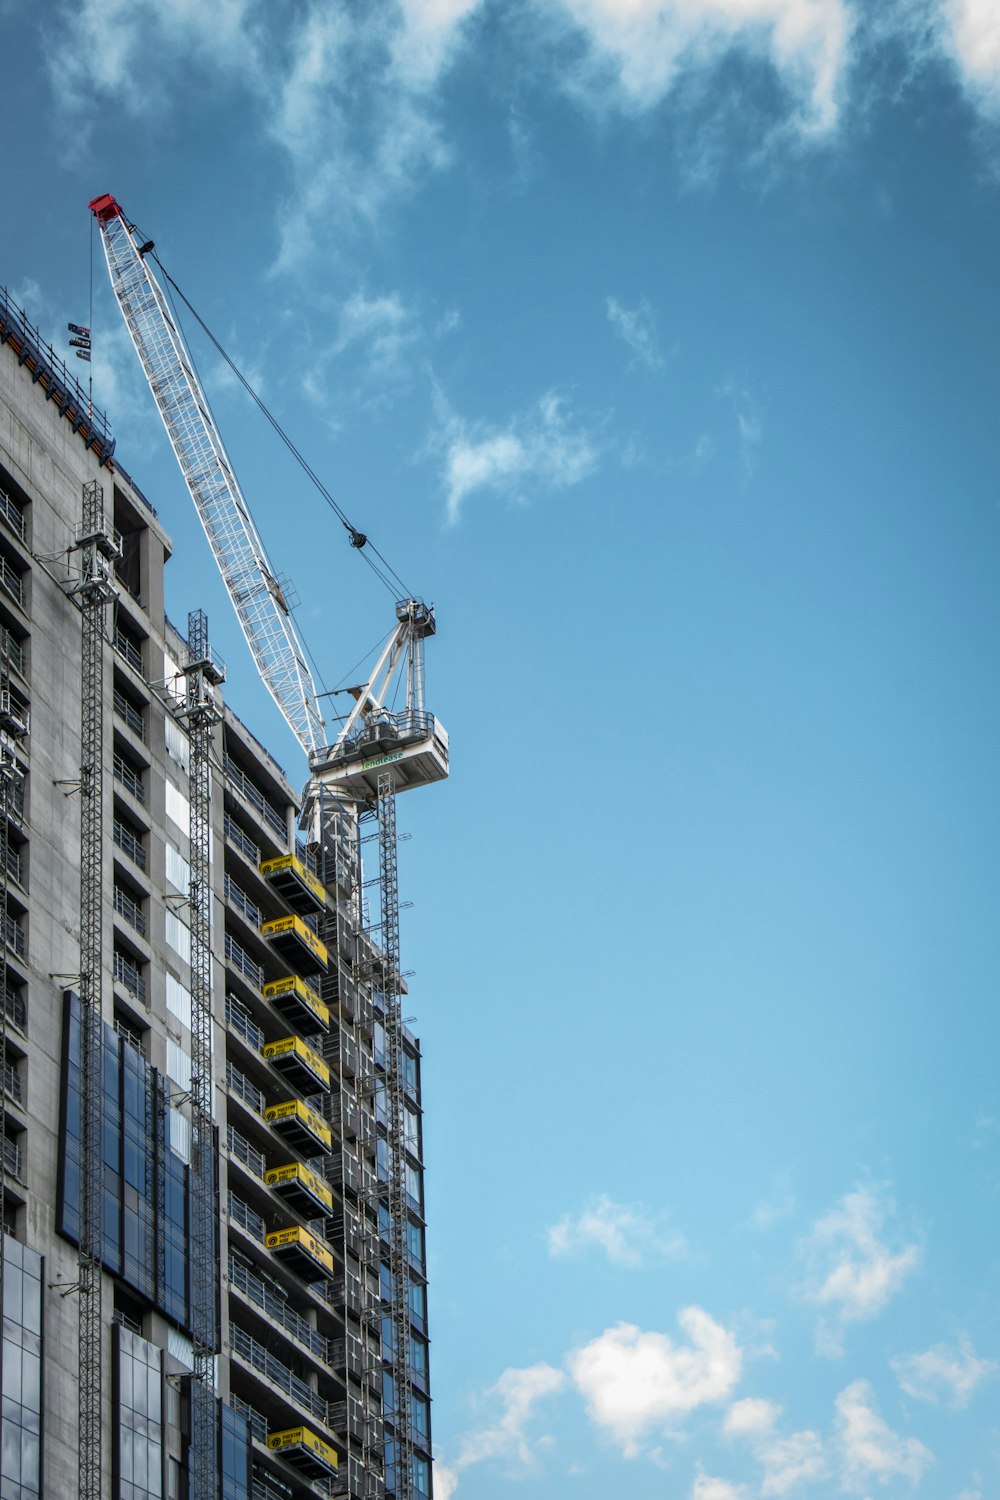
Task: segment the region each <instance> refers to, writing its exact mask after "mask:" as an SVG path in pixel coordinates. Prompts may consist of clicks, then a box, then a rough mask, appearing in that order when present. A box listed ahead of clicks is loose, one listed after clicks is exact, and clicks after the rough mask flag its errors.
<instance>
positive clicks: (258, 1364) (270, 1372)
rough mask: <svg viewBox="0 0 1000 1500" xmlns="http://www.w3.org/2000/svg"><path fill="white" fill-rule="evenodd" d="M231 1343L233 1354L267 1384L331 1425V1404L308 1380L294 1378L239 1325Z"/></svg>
mask: <svg viewBox="0 0 1000 1500" xmlns="http://www.w3.org/2000/svg"><path fill="white" fill-rule="evenodd" d="M229 1339H230V1343H231V1344H232V1348H233V1352H234V1353H235V1354H238V1355H239V1356H240V1358H241V1359H245V1360H246V1362H247V1364H248V1365H251V1366H252V1367H253V1369H255V1370H256V1371H257V1373H258V1374H259V1375H263V1376H264V1378H265V1380H268V1381H270V1383H271V1384H272V1385H276V1386H277V1387H278V1389H279V1390H282V1391H284V1392H285V1394H286V1395H287V1396H290V1397H291V1398H292V1400H293V1401H297V1402H298V1404H299V1405H300V1406H301V1407H303V1408H304V1409H305V1410H306V1411H307V1412H309V1413H310V1415H311V1416H314V1417H317V1418H318V1419H319V1420H320V1421H321V1422H323V1423H324V1424H325V1423H326V1422H327V1404H326V1402H325V1401H324V1400H323V1398H322V1396H318V1395H317V1394H316V1392H315V1391H314V1390H311V1389H310V1388H309V1386H307V1385H306V1383H305V1381H304V1380H300V1379H299V1377H298V1376H297V1375H294V1374H293V1373H292V1371H291V1370H290V1369H289V1368H288V1366H287V1365H286V1364H284V1363H282V1361H281V1360H280V1359H278V1358H276V1357H275V1355H273V1354H271V1353H270V1352H269V1351H268V1350H267V1349H265V1347H264V1345H263V1344H259V1343H258V1342H257V1340H256V1339H255V1338H253V1337H252V1336H251V1335H250V1334H249V1333H247V1332H246V1331H245V1330H244V1329H242V1328H240V1327H238V1326H237V1325H236V1324H235V1323H230V1325H229Z"/></svg>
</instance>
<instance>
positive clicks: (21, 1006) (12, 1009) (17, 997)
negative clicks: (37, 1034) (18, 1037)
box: [4, 985, 28, 1031]
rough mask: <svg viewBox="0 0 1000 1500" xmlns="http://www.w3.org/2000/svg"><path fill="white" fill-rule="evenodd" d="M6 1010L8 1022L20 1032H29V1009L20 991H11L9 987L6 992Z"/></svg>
mask: <svg viewBox="0 0 1000 1500" xmlns="http://www.w3.org/2000/svg"><path fill="white" fill-rule="evenodd" d="M4 1010H5V1012H6V1014H7V1019H8V1021H10V1022H11V1023H12V1025H14V1026H16V1027H17V1029H18V1031H27V1029H28V1007H27V1005H26V1004H25V1000H24V996H23V995H22V994H21V992H20V991H19V990H13V989H11V988H10V986H9V985H8V986H7V987H6V990H5V992H4Z"/></svg>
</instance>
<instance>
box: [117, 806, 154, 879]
mask: <svg viewBox="0 0 1000 1500" xmlns="http://www.w3.org/2000/svg"><path fill="white" fill-rule="evenodd" d="M113 836H114V841H115V843H116V844H117V846H118V848H119V849H120V850H121V851H122V853H123V854H127V855H128V857H129V859H130V860H131V861H132V863H133V864H134V865H138V867H139V869H140V870H144V869H145V868H146V851H145V849H144V848H143V847H142V842H141V840H140V839H139V838H138V837H137V836H136V835H135V834H134V833H133V832H132V830H131V829H130V828H126V826H125V824H124V823H123V822H122V821H121V820H120V819H119V818H115V821H114V827H113Z"/></svg>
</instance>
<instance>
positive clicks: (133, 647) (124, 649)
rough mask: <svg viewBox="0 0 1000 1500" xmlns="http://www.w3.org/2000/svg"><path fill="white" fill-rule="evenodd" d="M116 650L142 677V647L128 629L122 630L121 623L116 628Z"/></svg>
mask: <svg viewBox="0 0 1000 1500" xmlns="http://www.w3.org/2000/svg"><path fill="white" fill-rule="evenodd" d="M115 650H116V651H117V652H118V655H119V656H120V657H122V659H123V660H124V661H127V662H128V664H129V666H130V667H134V668H135V670H136V671H137V672H138V673H139V676H140V677H141V676H142V648H141V647H140V646H139V645H138V644H137V643H136V642H135V641H134V640H133V639H132V637H131V636H130V635H129V634H128V633H127V632H126V631H124V630H122V628H121V626H120V625H119V626H118V627H117V628H116V629H115Z"/></svg>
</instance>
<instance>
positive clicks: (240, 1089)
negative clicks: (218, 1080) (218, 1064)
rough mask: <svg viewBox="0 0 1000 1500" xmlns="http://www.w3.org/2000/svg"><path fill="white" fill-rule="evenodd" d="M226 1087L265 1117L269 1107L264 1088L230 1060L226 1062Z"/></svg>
mask: <svg viewBox="0 0 1000 1500" xmlns="http://www.w3.org/2000/svg"><path fill="white" fill-rule="evenodd" d="M226 1088H227V1089H228V1090H229V1092H230V1093H231V1094H235V1095H236V1097H237V1099H242V1100H243V1103H244V1104H246V1105H249V1107H250V1108H251V1109H252V1110H253V1111H254V1112H255V1113H256V1114H258V1115H260V1116H261V1117H262V1118H263V1115H264V1110H265V1108H266V1107H267V1101H266V1100H265V1098H264V1091H263V1089H259V1088H258V1087H257V1085H256V1084H255V1083H254V1082H253V1080H252V1079H250V1078H248V1077H247V1075H246V1074H245V1073H241V1072H240V1070H239V1068H238V1067H237V1066H236V1064H235V1063H231V1062H228V1061H227V1063H226Z"/></svg>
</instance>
